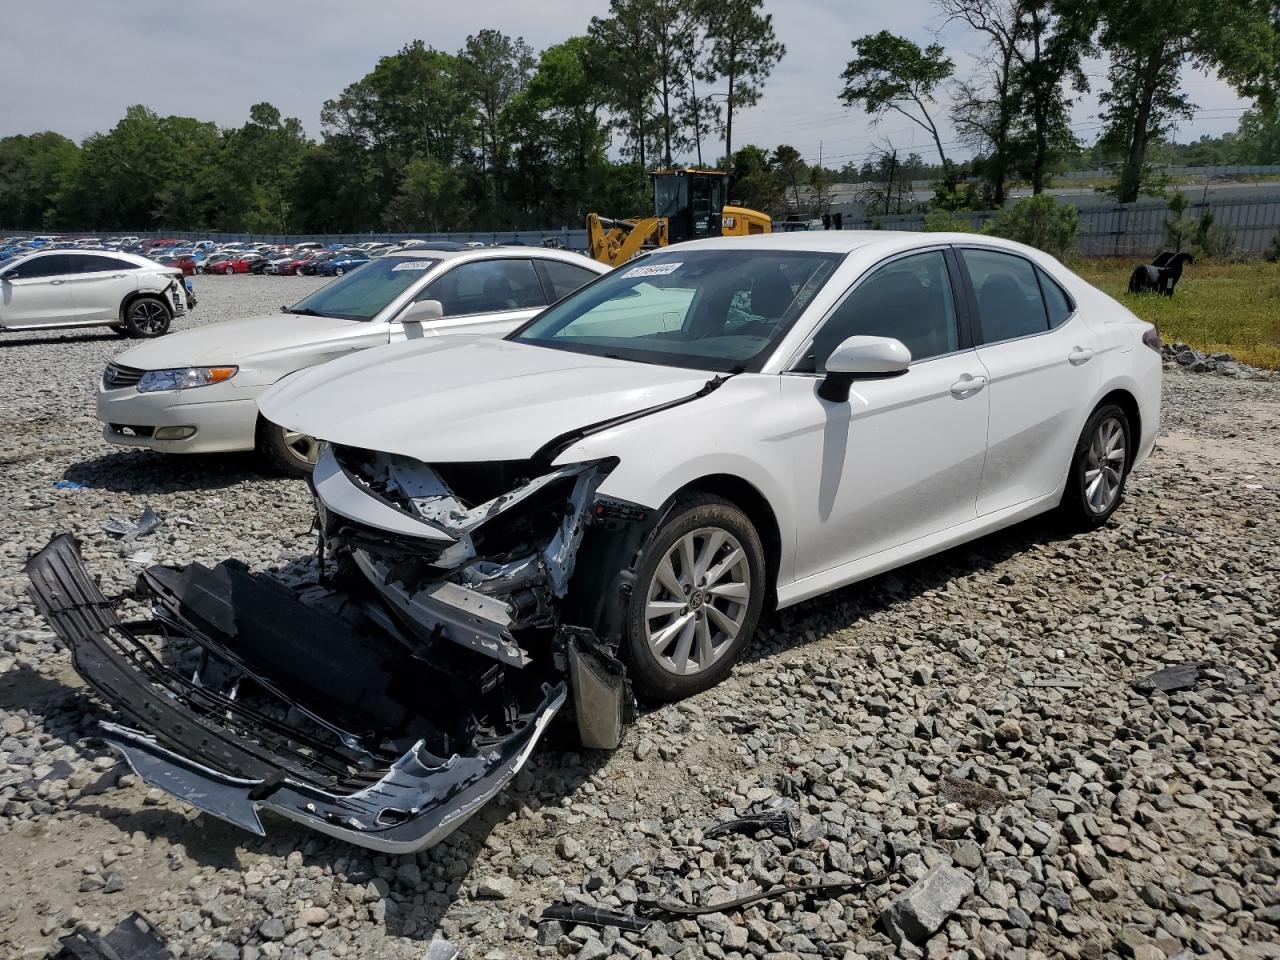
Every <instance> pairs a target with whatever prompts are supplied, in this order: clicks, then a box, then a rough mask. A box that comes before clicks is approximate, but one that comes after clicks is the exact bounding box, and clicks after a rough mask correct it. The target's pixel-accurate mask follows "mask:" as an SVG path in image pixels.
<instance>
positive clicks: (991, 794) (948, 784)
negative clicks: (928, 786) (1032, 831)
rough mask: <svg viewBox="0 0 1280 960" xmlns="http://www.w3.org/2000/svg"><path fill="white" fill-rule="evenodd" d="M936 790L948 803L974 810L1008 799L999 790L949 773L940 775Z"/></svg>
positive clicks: (993, 805)
mask: <svg viewBox="0 0 1280 960" xmlns="http://www.w3.org/2000/svg"><path fill="white" fill-rule="evenodd" d="M938 792H939V794H940V795H941V796H942V799H943V800H945V801H947V802H948V803H959V804H961V805H963V806H965V807H968V808H969V809H970V810H976V811H982V810H990V809H991V808H993V807H998V806H1001V805H1002V804H1004V803H1007V802H1008V800H1009V798H1008V797H1006V796H1005V795H1004V794H1003V793H1001V792H1000V791H999V790H992V789H991V788H990V787H984V786H983V785H982V784H980V783H974V782H973V781H972V780H961V779H960V778H959V777H953V776H950V775H949V774H943V775H942V780H941V783H940V787H939V790H938Z"/></svg>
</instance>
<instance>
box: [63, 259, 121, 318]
mask: <svg viewBox="0 0 1280 960" xmlns="http://www.w3.org/2000/svg"><path fill="white" fill-rule="evenodd" d="M72 266H74V267H77V268H78V270H77V272H75V273H73V274H71V275H70V276H69V278H68V280H67V283H68V284H69V285H70V286H71V287H72V288H73V289H74V291H75V308H76V317H77V318H78V319H80V320H83V321H85V322H91V321H94V320H101V321H104V322H105V321H111V320H118V319H120V304H121V303H123V302H124V298H125V297H126V296H128V295H129V294H130V293H132V292H133V291H134V290H136V289H137V288H138V275H137V270H138V268H137V266H136V265H135V264H132V263H130V262H129V261H127V260H121V259H119V258H117V257H105V256H98V255H96V254H95V255H93V256H88V257H73V258H72Z"/></svg>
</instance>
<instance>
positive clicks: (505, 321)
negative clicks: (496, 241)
mask: <svg viewBox="0 0 1280 960" xmlns="http://www.w3.org/2000/svg"><path fill="white" fill-rule="evenodd" d="M416 299H418V300H439V301H440V306H441V308H442V309H443V311H444V316H442V317H441V318H440V319H439V320H432V321H430V322H429V323H424V324H410V325H409V326H410V328H415V327H421V329H422V332H423V333H424V334H426V335H436V336H443V335H445V334H450V333H465V334H480V335H485V336H493V337H501V336H505V335H506V334H508V333H510V332H511V331H512V330H514V329H515V328H516V327H518V326H519V325H520V324H522V323H524V322H525V321H526V320H528V319H529V318H530V317H532V316H533V315H534V314H535V313H538V312H539V311H540V310H542V309H543V308H544V307H546V305H547V298H546V294H545V293H544V292H543V288H542V283H541V281H539V279H538V274H537V272H536V271H535V270H534V268H533V261H532V260H530V259H528V258H527V257H512V258H503V259H496V260H494V259H491V260H473V261H471V262H469V263H460V264H458V265H457V266H456V267H454V268H453V269H452V270H449V271H448V272H446V273H445V274H443V275H442V276H440V277H437V278H436V279H435V280H433V281H431V283H429V284H428V285H427V286H426V288H424V289H423V290H422V292H421V293H419V294H418V295H417V298H416ZM411 332H412V333H414V334H415V335H416V331H415V330H412V329H411ZM406 336H407V334H406V331H405V329H404V325H403V324H400V323H398V322H396V321H394V320H393V321H392V322H391V342H392V343H395V342H396V341H399V340H404V339H406Z"/></svg>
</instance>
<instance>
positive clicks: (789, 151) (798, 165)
mask: <svg viewBox="0 0 1280 960" xmlns="http://www.w3.org/2000/svg"><path fill="white" fill-rule="evenodd" d="M769 165H770V166H771V167H772V168H773V169H774V170H776V171H777V172H778V175H779V176H780V177H782V182H783V183H785V184H786V185H787V186H788V187H790V188H791V195H792V200H793V201H794V202H795V206H796V209H797V210H798V209H800V182H801V181H802V180H807V179H808V177H809V168H808V167H807V166H805V162H804V158H803V157H801V156H800V151H799V150H797V149H796V148H795V147H793V146H790V145H789V144H785V143H784V144H780V145H779V146H777V147H775V148H774V150H773V156H772V157H770V158H769Z"/></svg>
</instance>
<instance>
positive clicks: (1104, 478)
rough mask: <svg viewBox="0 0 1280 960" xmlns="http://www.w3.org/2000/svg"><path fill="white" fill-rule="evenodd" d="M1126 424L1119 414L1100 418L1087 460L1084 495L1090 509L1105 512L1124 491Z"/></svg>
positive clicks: (1100, 512)
mask: <svg viewBox="0 0 1280 960" xmlns="http://www.w3.org/2000/svg"><path fill="white" fill-rule="evenodd" d="M1125 457H1126V453H1125V443H1124V427H1123V426H1122V425H1121V423H1120V421H1119V420H1117V419H1116V418H1115V417H1107V418H1105V419H1103V420H1101V421H1099V423H1098V425H1097V426H1096V427H1095V428H1094V430H1093V437H1092V438H1091V439H1090V440H1089V450H1088V452H1087V453H1086V454H1085V463H1084V497H1085V500H1086V501H1087V502H1088V504H1089V509H1090V510H1092V511H1093V512H1094V513H1096V514H1099V515H1101V514H1104V513H1106V512H1107V511H1108V510H1110V509H1111V507H1112V505H1113V504H1114V503H1115V501H1116V497H1118V496H1119V495H1120V486H1121V484H1122V483H1123V482H1124V466H1125Z"/></svg>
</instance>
